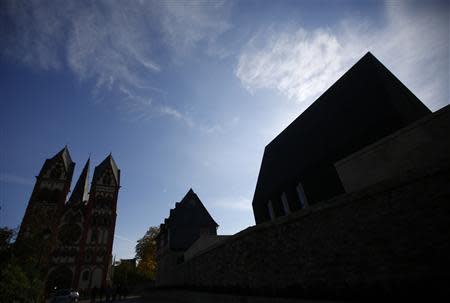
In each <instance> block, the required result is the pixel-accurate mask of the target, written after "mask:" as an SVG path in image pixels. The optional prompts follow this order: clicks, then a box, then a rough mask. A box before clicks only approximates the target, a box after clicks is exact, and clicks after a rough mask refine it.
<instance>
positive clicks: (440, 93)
mask: <svg viewBox="0 0 450 303" xmlns="http://www.w3.org/2000/svg"><path fill="white" fill-rule="evenodd" d="M413 4H414V3H413V2H400V1H396V2H389V1H387V2H386V3H385V7H384V11H385V17H386V23H385V25H384V26H382V27H380V26H376V25H375V24H373V23H371V21H370V20H369V19H349V18H346V19H342V20H341V22H340V24H339V26H337V27H336V28H334V29H333V30H332V29H329V28H317V29H315V30H312V31H307V30H305V29H304V28H301V27H292V26H291V27H289V28H285V29H283V30H282V31H281V32H280V31H279V30H274V29H273V28H271V29H269V30H266V31H263V32H261V33H258V34H256V35H254V36H253V37H252V39H251V40H250V41H249V42H248V43H247V45H246V46H245V47H244V49H243V51H242V52H241V54H240V56H239V59H238V63H237V66H236V70H235V74H236V76H237V77H238V78H239V79H240V81H241V83H242V85H243V86H244V87H245V88H246V89H247V90H249V91H250V92H253V91H255V90H257V89H261V88H268V89H274V90H277V91H278V92H280V93H281V94H282V95H284V96H285V97H287V98H288V99H291V100H295V101H296V102H299V103H303V104H304V105H309V104H310V103H312V102H313V101H314V99H315V98H317V97H318V96H319V95H320V94H321V93H323V91H325V90H326V88H328V87H329V86H330V85H331V84H333V83H334V82H335V81H336V80H337V79H338V78H339V76H340V75H342V74H343V73H344V72H345V71H346V70H347V69H348V68H349V67H350V66H351V65H352V64H353V63H354V62H355V61H356V60H357V59H359V58H360V57H362V55H364V54H365V53H366V52H367V51H371V52H373V53H374V54H375V56H377V57H378V58H379V59H380V60H381V61H382V62H383V63H384V64H386V65H387V67H388V68H390V69H391V71H393V72H394V73H395V74H396V75H397V76H398V77H399V78H400V79H401V81H402V82H404V83H405V84H406V86H408V87H409V88H410V89H411V90H412V91H413V92H414V93H416V94H417V95H418V97H419V98H420V99H421V100H423V101H424V102H425V103H426V104H427V105H428V106H429V107H430V108H432V109H433V110H436V109H438V108H440V107H442V106H444V105H445V104H447V103H448V102H449V91H448V85H449V26H448V20H449V11H448V5H447V9H445V8H444V9H440V8H439V7H438V6H437V5H434V6H433V5H429V6H427V5H424V6H423V7H416V6H413ZM434 4H436V3H434ZM438 4H439V3H438ZM444 5H445V4H444Z"/></svg>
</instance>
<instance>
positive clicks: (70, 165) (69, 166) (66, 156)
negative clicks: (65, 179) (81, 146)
mask: <svg viewBox="0 0 450 303" xmlns="http://www.w3.org/2000/svg"><path fill="white" fill-rule="evenodd" d="M59 160H62V162H63V164H64V168H65V170H66V173H67V174H68V176H70V178H72V174H73V170H74V168H75V163H74V162H73V161H72V158H71V157H70V153H69V149H68V148H67V145H66V146H64V148H63V149H61V150H60V151H59V152H58V153H57V154H56V155H54V156H53V157H52V158H50V159H46V160H45V162H44V165H43V166H42V168H41V171H40V173H39V175H41V174H42V172H44V171H46V170H47V169H48V168H49V167H50V166H51V165H52V163H55V162H57V161H59Z"/></svg>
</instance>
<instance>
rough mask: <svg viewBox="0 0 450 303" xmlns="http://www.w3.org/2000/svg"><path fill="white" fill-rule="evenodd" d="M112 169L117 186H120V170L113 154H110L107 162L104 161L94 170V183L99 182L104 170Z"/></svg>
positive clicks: (106, 159)
mask: <svg viewBox="0 0 450 303" xmlns="http://www.w3.org/2000/svg"><path fill="white" fill-rule="evenodd" d="M108 168H111V170H112V172H113V175H114V178H115V181H116V184H117V185H119V184H120V169H119V168H118V167H117V164H116V161H114V159H113V157H112V155H111V154H109V155H108V156H107V157H106V158H105V160H103V161H102V163H100V164H99V165H98V166H96V167H95V169H94V176H93V178H92V183H95V182H97V181H98V179H99V178H100V177H101V175H102V173H103V171H104V170H106V169H108Z"/></svg>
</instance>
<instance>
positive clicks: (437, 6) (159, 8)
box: [0, 0, 450, 259]
mask: <svg viewBox="0 0 450 303" xmlns="http://www.w3.org/2000/svg"><path fill="white" fill-rule="evenodd" d="M449 10H450V9H449V4H448V3H447V1H386V2H383V1H346V0H339V1H322V0H318V1H300V0H297V1H281V0H280V1H262V0H261V1H253V0H247V1H189V2H188V1H113V0H108V1H101V0H99V1H35V0H28V1H19V0H14V1H13V0H3V1H0V206H1V210H0V226H9V227H12V228H15V227H17V226H19V225H20V223H21V220H22V218H23V215H24V211H25V208H26V206H27V203H28V199H29V197H30V194H31V192H32V189H33V185H34V180H35V179H34V177H35V176H36V175H37V174H38V173H39V170H40V168H41V166H42V165H43V163H44V161H45V159H47V158H50V157H52V156H53V155H54V154H56V153H57V152H58V151H59V150H60V149H62V148H63V147H64V145H66V144H67V145H68V148H69V150H70V154H71V156H72V159H73V160H74V161H75V162H76V167H75V173H74V179H73V181H72V186H74V185H75V182H76V179H77V178H78V176H79V174H80V172H81V169H82V167H83V166H84V163H85V161H86V160H87V158H88V157H89V155H90V156H91V177H92V173H93V168H94V166H95V165H98V164H99V163H100V162H101V161H102V160H103V159H104V158H105V157H106V156H107V155H108V154H109V153H110V152H112V155H113V157H114V159H115V161H116V163H117V165H118V166H119V168H120V169H121V186H122V187H121V189H120V193H119V200H118V211H117V212H118V216H117V222H116V233H115V239H114V248H113V254H114V255H115V256H116V258H117V259H120V258H131V257H133V256H134V247H135V244H136V240H137V239H139V238H140V237H142V236H143V235H144V234H145V232H146V230H147V229H148V228H149V227H150V226H159V224H160V223H162V221H163V220H164V218H166V217H167V216H168V215H169V210H170V208H173V207H174V206H175V202H177V201H180V200H181V199H182V198H183V196H184V195H185V194H186V192H187V191H188V190H189V188H193V190H194V191H195V192H196V193H197V194H198V196H199V197H200V199H201V200H202V202H203V204H204V205H205V207H206V208H207V209H208V211H209V212H210V214H211V215H212V217H213V218H214V219H215V221H216V222H217V223H218V224H219V226H220V227H219V229H218V233H219V234H234V233H236V232H238V231H240V230H242V229H244V228H246V227H248V226H251V225H254V223H255V222H254V217H253V212H252V208H251V201H252V198H253V193H254V189H255V185H256V180H257V177H258V172H259V168H260V164H261V159H262V154H263V151H264V147H265V146H266V145H267V144H268V143H269V142H270V141H271V140H272V139H273V138H274V137H275V136H276V135H277V134H278V133H280V132H281V131H282V130H283V129H284V128H285V127H286V126H287V125H288V124H289V123H290V122H291V121H292V120H294V119H295V118H296V117H297V116H298V115H299V114H301V113H302V112H303V111H304V110H305V109H306V108H307V107H308V106H309V105H310V104H311V103H312V102H314V100H315V99H316V98H317V97H318V96H320V94H321V93H323V92H324V91H325V90H326V89H327V88H328V87H329V86H330V85H332V84H333V83H334V82H335V81H336V80H337V79H338V78H339V77H340V76H342V74H343V73H345V71H346V70H348V69H349V68H350V67H351V66H352V65H353V64H354V63H356V61H357V60H358V59H360V58H361V57H362V56H363V55H364V54H365V53H366V52H367V51H370V52H372V54H374V55H375V56H376V57H377V58H378V59H379V60H380V61H381V62H382V63H383V64H384V65H385V66H386V67H387V68H388V69H389V70H391V71H392V72H393V73H394V75H396V76H397V77H398V78H399V79H400V80H401V81H402V82H403V83H404V84H405V85H406V86H407V87H408V88H409V89H410V90H411V91H412V92H413V93H414V94H415V95H416V96H417V97H418V98H419V99H420V100H422V102H424V103H425V104H426V105H427V106H428V107H429V108H430V109H431V110H432V111H436V110H438V109H439V108H441V107H443V106H445V105H447V104H449V40H450V38H449V36H450V35H449Z"/></svg>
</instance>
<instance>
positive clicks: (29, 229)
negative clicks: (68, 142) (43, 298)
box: [16, 146, 75, 268]
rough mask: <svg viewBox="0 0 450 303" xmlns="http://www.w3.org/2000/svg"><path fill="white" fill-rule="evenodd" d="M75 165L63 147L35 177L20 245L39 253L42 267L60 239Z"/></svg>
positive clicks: (20, 233) (23, 221)
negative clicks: (56, 241)
mask: <svg viewBox="0 0 450 303" xmlns="http://www.w3.org/2000/svg"><path fill="white" fill-rule="evenodd" d="M74 167H75V163H74V162H73V161H72V159H71V157H70V154H69V150H68V148H67V146H66V147H64V148H63V149H62V150H61V151H60V152H58V153H57V154H56V155H55V156H54V157H53V158H50V159H47V160H45V163H44V165H43V166H42V168H41V171H40V172H39V175H38V176H36V183H35V185H34V189H33V192H32V194H31V197H30V200H29V202H28V206H27V209H26V211H25V215H24V218H23V220H22V224H21V227H20V231H19V235H18V237H17V241H16V243H17V245H18V246H25V247H26V251H30V249H31V251H34V252H39V256H38V259H39V263H40V264H38V265H39V266H43V267H44V268H45V267H46V266H45V265H46V264H47V262H48V261H49V260H48V255H49V252H50V251H51V249H52V246H53V244H54V242H55V240H56V237H57V226H58V218H59V217H60V215H61V212H62V211H63V208H64V204H65V201H66V197H67V194H68V192H69V190H70V184H71V181H72V175H73V170H74Z"/></svg>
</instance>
